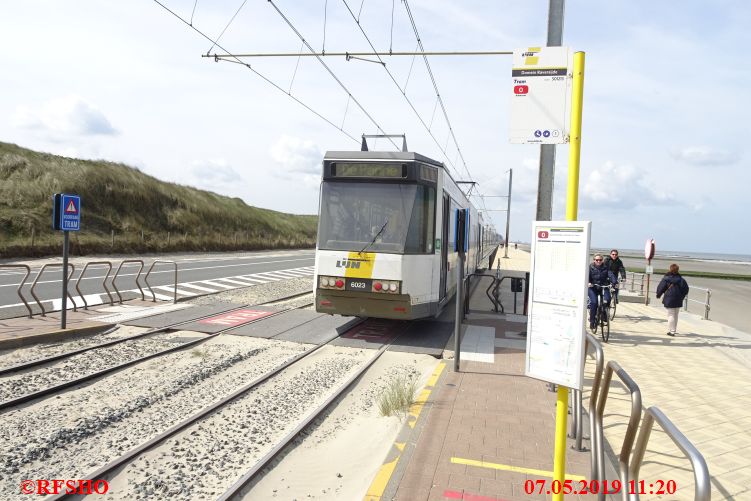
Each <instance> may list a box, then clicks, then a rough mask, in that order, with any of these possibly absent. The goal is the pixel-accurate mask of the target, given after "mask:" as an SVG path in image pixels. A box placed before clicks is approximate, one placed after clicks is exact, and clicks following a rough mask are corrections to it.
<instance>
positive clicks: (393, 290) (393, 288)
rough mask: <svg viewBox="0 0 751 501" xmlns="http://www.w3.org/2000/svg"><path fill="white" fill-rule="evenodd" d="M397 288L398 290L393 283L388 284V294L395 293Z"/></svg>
mask: <svg viewBox="0 0 751 501" xmlns="http://www.w3.org/2000/svg"><path fill="white" fill-rule="evenodd" d="M398 288H399V286H398V285H396V283H394V282H392V283H390V284H389V291H390V292H396V290H397V289H398Z"/></svg>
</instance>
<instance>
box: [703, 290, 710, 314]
mask: <svg viewBox="0 0 751 501" xmlns="http://www.w3.org/2000/svg"><path fill="white" fill-rule="evenodd" d="M711 295H712V291H711V290H709V289H707V300H706V302H705V303H704V320H709V298H710V297H711Z"/></svg>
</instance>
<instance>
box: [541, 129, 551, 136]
mask: <svg viewBox="0 0 751 501" xmlns="http://www.w3.org/2000/svg"><path fill="white" fill-rule="evenodd" d="M542 137H550V131H549V130H546V131H544V132H543V133H542Z"/></svg>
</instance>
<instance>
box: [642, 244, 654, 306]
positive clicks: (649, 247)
mask: <svg viewBox="0 0 751 501" xmlns="http://www.w3.org/2000/svg"><path fill="white" fill-rule="evenodd" d="M644 257H645V258H647V268H646V269H645V270H644V271H645V272H646V273H647V293H646V294H645V295H644V304H645V305H649V279H650V278H651V277H652V258H653V257H655V239H654V238H650V239H649V240H647V243H646V244H644Z"/></svg>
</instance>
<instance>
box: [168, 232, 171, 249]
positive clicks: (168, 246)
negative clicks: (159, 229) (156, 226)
mask: <svg viewBox="0 0 751 501" xmlns="http://www.w3.org/2000/svg"><path fill="white" fill-rule="evenodd" d="M170 236H171V235H170V232H169V231H168V232H167V247H169V240H170Z"/></svg>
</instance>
